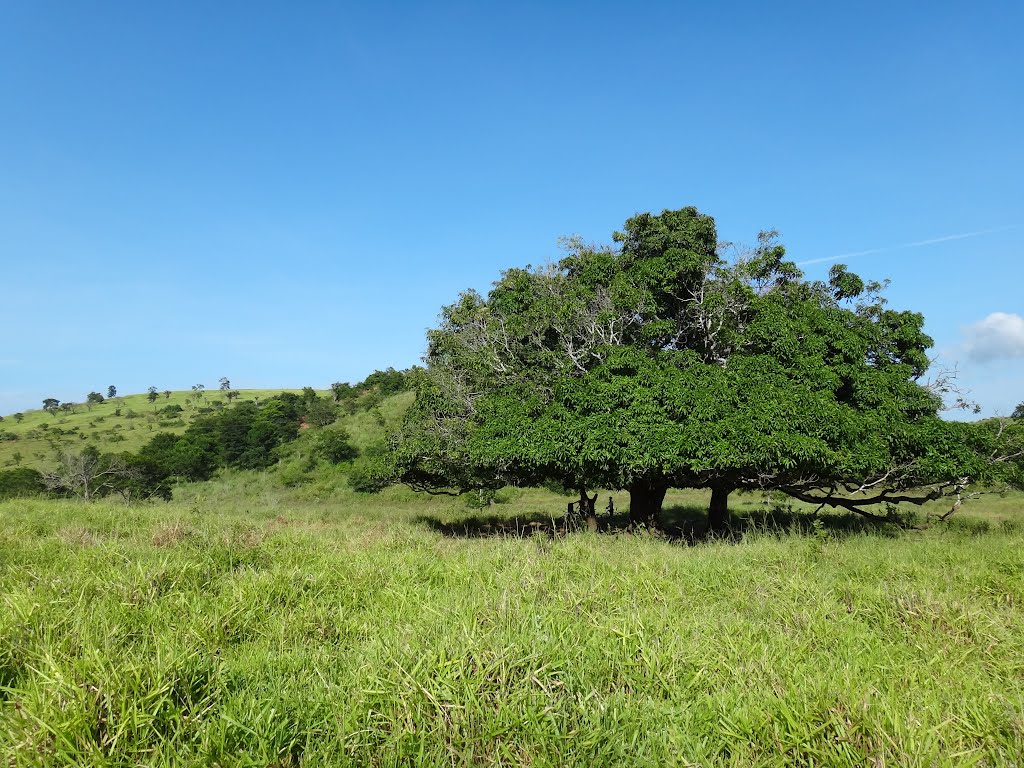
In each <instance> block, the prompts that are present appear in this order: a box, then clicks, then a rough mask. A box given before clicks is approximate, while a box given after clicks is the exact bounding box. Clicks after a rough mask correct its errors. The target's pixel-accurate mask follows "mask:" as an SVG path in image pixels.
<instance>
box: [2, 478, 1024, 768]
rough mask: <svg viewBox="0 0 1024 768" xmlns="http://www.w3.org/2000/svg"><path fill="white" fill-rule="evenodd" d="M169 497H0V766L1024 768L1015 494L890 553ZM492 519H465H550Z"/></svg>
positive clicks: (223, 497)
mask: <svg viewBox="0 0 1024 768" xmlns="http://www.w3.org/2000/svg"><path fill="white" fill-rule="evenodd" d="M179 496H180V500H179V501H176V502H174V503H172V504H155V505H152V506H144V507H135V508H126V507H122V506H115V505H106V504H93V505H82V504H76V503H68V502H54V501H49V502H43V501H12V502H7V503H5V504H0V601H2V607H0V755H4V756H6V760H7V763H8V764H10V765H12V766H28V765H46V766H51V765H69V766H70V765H95V766H115V765H116V766H120V765H124V766H128V765H224V766H229V765H230V766H236V765H237V766H242V765H253V766H256V765H259V766H267V765H277V766H287V765H293V766H294V765H308V766H321V765H380V766H385V765H387V766H390V765H517V766H518V765H532V766H545V765H552V766H554V765H707V766H711V765H737V766H770V765H808V766H810V765H828V766H833V765H851V766H853V765H856V766H863V765H876V766H881V765H891V766H895V765H900V766H903V765H920V766H935V765H1010V764H1013V761H1016V760H1019V758H1020V755H1021V754H1024V685H1022V683H1024V612H1022V607H1021V606H1022V601H1024V581H1022V576H1021V574H1022V568H1024V547H1022V544H1024V535H1022V533H1021V529H1020V528H1019V527H1018V526H1017V524H1016V520H1017V519H1018V518H1019V511H1020V498H1019V497H1017V499H1016V502H1015V504H1016V506H1015V507H1013V508H1012V509H1011V508H1010V507H1009V506H1007V508H1006V509H1004V510H1003V522H1000V523H999V524H995V525H991V526H990V527H989V529H988V530H982V529H981V527H979V525H978V524H976V523H974V522H971V520H970V518H965V520H966V522H964V523H960V524H958V525H955V526H942V527H935V528H932V529H930V530H928V531H925V532H912V533H907V534H903V535H900V536H883V535H878V534H874V533H871V532H870V531H867V530H856V529H851V528H850V527H843V526H836V527H834V528H833V529H825V528H821V527H818V528H817V529H815V530H812V531H811V533H810V534H794V533H787V532H786V531H780V530H778V529H771V528H763V529H762V530H761V531H760V532H750V533H747V534H745V535H744V536H742V537H741V538H740V539H739V540H738V541H731V542H724V541H718V542H714V541H712V542H706V543H701V544H698V545H695V546H686V545H683V544H680V543H678V542H668V541H664V540H661V539H658V538H656V537H652V536H646V535H638V536H632V535H626V534H617V535H606V534H601V535H590V534H578V535H572V536H568V537H562V536H554V537H552V536H549V535H538V536H528V537H515V536H470V537H463V536H460V535H457V534H458V531H459V523H460V521H463V522H465V523H466V531H467V533H468V532H469V523H470V522H471V521H472V520H473V516H474V515H478V514H479V513H477V512H473V511H472V510H468V509H466V508H465V507H464V505H463V504H462V503H461V502H458V501H454V502H453V501H450V500H446V499H434V498H431V499H422V498H420V497H416V496H413V495H412V494H408V493H403V492H398V491H393V492H390V493H388V494H384V495H383V496H381V497H376V498H364V497H359V496H357V495H355V494H351V493H348V494H345V493H341V494H340V495H339V496H338V498H337V499H336V500H334V501H325V500H322V499H321V500H319V501H317V500H314V499H313V498H312V497H311V496H309V495H308V489H305V490H303V491H302V492H289V491H285V490H283V489H280V488H278V487H277V486H276V484H275V483H274V482H273V480H272V478H268V477H266V476H260V475H251V474H247V475H243V474H237V475H228V476H226V477H225V478H224V479H223V480H221V481H220V482H219V483H213V484H204V485H197V486H192V487H191V488H189V489H186V490H184V491H183V492H182V493H180V494H179ZM508 501H509V503H507V504H501V505H498V506H497V507H496V508H492V509H491V510H489V511H488V514H490V515H491V516H493V517H495V518H498V517H501V516H506V517H514V516H517V515H526V516H528V517H533V518H538V517H541V516H542V514H543V512H544V510H557V509H558V507H559V506H560V504H561V501H560V500H559V499H558V498H557V497H552V496H549V495H546V494H543V493H541V492H536V491H529V492H526V491H516V492H512V496H511V498H509V499H508ZM690 501H693V499H691V497H689V496H681V497H677V498H676V502H675V503H676V504H677V505H681V506H680V507H679V508H680V509H684V510H685V505H686V503H689V502H690ZM749 504H750V507H749V509H750V512H751V514H753V511H754V510H755V509H756V502H755V501H750V502H749ZM976 519H978V518H976ZM431 523H433V524H431Z"/></svg>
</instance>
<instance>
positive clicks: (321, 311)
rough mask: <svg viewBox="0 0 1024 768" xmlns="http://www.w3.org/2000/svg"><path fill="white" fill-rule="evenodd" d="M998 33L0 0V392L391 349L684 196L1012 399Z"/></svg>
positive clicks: (1018, 159)
mask: <svg viewBox="0 0 1024 768" xmlns="http://www.w3.org/2000/svg"><path fill="white" fill-rule="evenodd" d="M1022 26H1024V6H1022V5H1021V4H1018V3H1010V2H999V3H986V2H980V3H974V4H968V5H965V4H963V3H956V4H954V3H942V2H927V3H925V2H921V3H917V2H904V3H859V4H842V5H841V6H840V5H839V4H833V3H810V2H808V3H785V2H783V3H771V4H763V3H702V4H691V3H664V4H658V3H653V4H643V3H639V4H638V3H630V4H628V5H627V4H625V3H623V4H604V3H593V2H588V3H578V4H577V3H516V4H487V3H429V4H424V3H408V4H405V3H391V4H381V3H365V4H355V3H340V2H304V3H284V2H281V3H259V2H244V3H243V2H218V3H199V2H181V3H135V2H99V3H73V2H64V3H52V2H45V0H40V1H37V2H31V3H18V2H3V1H2V0H0V110H2V113H0V114H2V120H0V264H2V275H3V283H2V286H0V320H2V321H3V327H4V328H5V332H4V334H3V345H2V347H0V413H10V412H12V411H15V410H23V409H27V408H32V407H39V405H40V404H41V400H42V398H44V397H50V396H52V397H57V398H59V399H61V400H81V399H83V398H84V396H85V394H86V393H87V392H88V391H90V390H100V391H105V389H106V387H107V385H109V384H115V385H116V386H117V387H118V389H119V390H120V391H121V392H124V393H127V392H138V391H143V390H145V388H146V387H148V386H150V385H155V386H158V387H159V388H161V389H164V388H169V389H183V388H188V387H190V386H191V385H193V384H197V383H204V384H205V385H206V386H207V387H212V386H216V383H217V380H218V379H219V378H220V377H221V376H228V377H229V378H230V379H231V381H232V382H233V384H234V385H235V386H237V387H262V386H267V387H269V386H303V385H311V386H318V387H319V386H326V385H328V384H329V383H330V382H332V381H338V380H350V381H356V380H359V379H362V378H363V377H365V376H366V374H368V373H370V372H371V371H373V370H374V369H375V368H384V367H387V366H389V365H393V366H395V367H406V366H409V365H412V364H414V363H416V362H418V360H419V357H420V355H421V354H422V352H423V349H424V330H425V329H426V328H428V327H430V326H432V325H434V323H435V321H436V318H437V313H438V310H439V308H440V307H441V305H442V304H445V303H449V302H451V301H452V300H453V299H454V298H455V296H456V295H457V294H458V292H459V291H460V290H463V289H465V288H468V287H474V288H478V289H486V288H487V286H488V285H489V283H490V282H491V281H492V280H494V279H495V278H496V277H497V276H498V273H499V272H500V270H502V269H504V268H506V267H509V266H513V265H522V264H526V263H533V264H537V263H541V262H543V261H545V260H546V259H548V258H550V257H553V256H556V255H557V249H556V245H555V244H556V239H557V238H558V237H559V236H560V235H565V234H574V233H578V234H581V235H583V236H584V237H585V238H587V239H588V240H594V241H608V240H609V238H610V234H611V232H612V231H613V230H614V229H616V228H619V227H621V225H622V222H623V221H624V220H625V219H626V218H627V217H629V216H630V215H632V214H633V213H635V212H637V211H644V210H661V209H663V208H676V207H680V206H683V205H696V206H698V207H699V208H700V209H701V210H702V211H704V212H706V213H710V214H712V215H714V216H715V217H716V219H717V221H718V225H719V233H720V236H721V237H722V238H723V239H728V240H734V241H745V242H753V241H754V240H755V238H756V234H757V232H758V230H760V229H768V228H775V229H778V230H779V231H781V233H782V235H783V241H784V242H785V243H786V245H787V248H788V251H789V255H790V257H791V258H793V259H794V260H796V261H798V262H804V261H809V262H814V263H810V264H807V265H806V271H807V273H808V275H810V276H812V277H818V276H823V275H825V274H826V273H827V270H828V267H829V263H828V261H827V260H828V259H831V258H834V257H840V256H843V257H844V258H843V260H845V261H847V262H848V263H849V265H850V267H851V268H853V269H855V271H858V272H860V273H861V274H862V275H864V276H865V277H870V278H884V277H889V278H892V281H893V282H892V287H891V289H890V291H889V294H888V295H889V298H890V301H891V303H892V304H893V305H894V306H896V307H899V308H907V309H913V310H916V311H921V312H923V313H924V314H925V317H926V319H927V324H926V327H927V329H928V331H929V332H930V333H931V334H932V336H933V337H934V338H935V340H936V350H937V353H939V354H940V355H941V356H942V359H943V360H944V361H946V363H947V364H953V363H958V364H959V369H960V381H961V383H962V384H963V385H964V386H965V387H968V388H970V389H971V390H972V394H973V396H974V397H975V398H976V399H978V400H979V401H981V403H982V404H983V405H984V406H985V413H997V412H998V413H1004V414H1005V413H1008V412H1009V411H1010V410H1012V408H1013V407H1014V405H1015V404H1016V403H1018V402H1020V401H1022V400H1024V320H1021V317H1020V316H1021V315H1022V314H1024V298H1022V296H1024V294H1022V291H1021V288H1020V284H1021V277H1022V276H1024V268H1022V267H1021V257H1022V255H1024V253H1022V250H1024V249H1022V245H1021V244H1022V242H1024V185H1022V171H1024V142H1022V141H1021V138H1020V137H1021V130H1022V127H1021V126H1022V123H1024V120H1022V117H1024V106H1022V105H1024V98H1022V96H1024V92H1022V91H1024V52H1022V51H1024V48H1022V46H1021V45H1020V43H1019V30H1020V29H1021V28H1022ZM961 235H966V236H963V237H960V236H961ZM952 236H957V237H952ZM944 238H945V239H944ZM909 244H914V245H909ZM897 246H902V247H897ZM866 251H870V252H869V253H864V252H866ZM851 253H856V254H860V255H855V256H844V255H846V254H851ZM818 260H825V261H818Z"/></svg>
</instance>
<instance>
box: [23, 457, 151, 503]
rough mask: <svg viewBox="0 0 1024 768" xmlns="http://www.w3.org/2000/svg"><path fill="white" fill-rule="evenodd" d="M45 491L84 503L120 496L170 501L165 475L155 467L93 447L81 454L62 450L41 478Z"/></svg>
mask: <svg viewBox="0 0 1024 768" xmlns="http://www.w3.org/2000/svg"><path fill="white" fill-rule="evenodd" d="M42 478H43V483H44V485H45V486H46V488H47V489H48V490H50V491H52V492H55V493H61V494H67V495H69V496H76V497H78V498H80V499H82V500H84V501H91V500H93V499H94V498H97V497H100V496H105V495H107V494H110V493H119V494H121V496H122V497H123V498H124V499H125V501H133V500H135V499H138V498H140V497H145V498H149V497H153V496H158V497H161V498H165V499H167V498H170V492H169V489H168V487H167V485H166V483H165V482H164V481H165V480H166V478H167V473H166V472H164V471H163V470H162V469H161V468H160V467H159V466H158V465H157V464H155V463H154V462H152V461H149V460H147V459H145V458H143V457H140V456H135V455H134V454H130V453H122V454H110V453H106V454H102V455H101V454H100V452H99V451H98V450H96V448H95V447H93V446H88V447H86V448H85V449H83V450H82V451H75V450H72V449H70V448H62V449H61V450H60V451H59V453H58V456H57V467H56V468H55V469H54V470H52V471H51V472H48V473H46V474H44V475H43V476H42Z"/></svg>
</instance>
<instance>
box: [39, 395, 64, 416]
mask: <svg viewBox="0 0 1024 768" xmlns="http://www.w3.org/2000/svg"><path fill="white" fill-rule="evenodd" d="M59 407H60V400H58V399H57V398H55V397H48V398H46V399H45V400H43V410H44V411H47V412H48V413H49V414H50V415H51V416H56V415H57V409H58V408H59Z"/></svg>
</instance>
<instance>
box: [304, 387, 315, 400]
mask: <svg viewBox="0 0 1024 768" xmlns="http://www.w3.org/2000/svg"><path fill="white" fill-rule="evenodd" d="M316 399H317V394H316V390H315V389H313V388H312V387H303V388H302V400H303V402H306V403H312V402H313V401H314V400H316Z"/></svg>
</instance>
